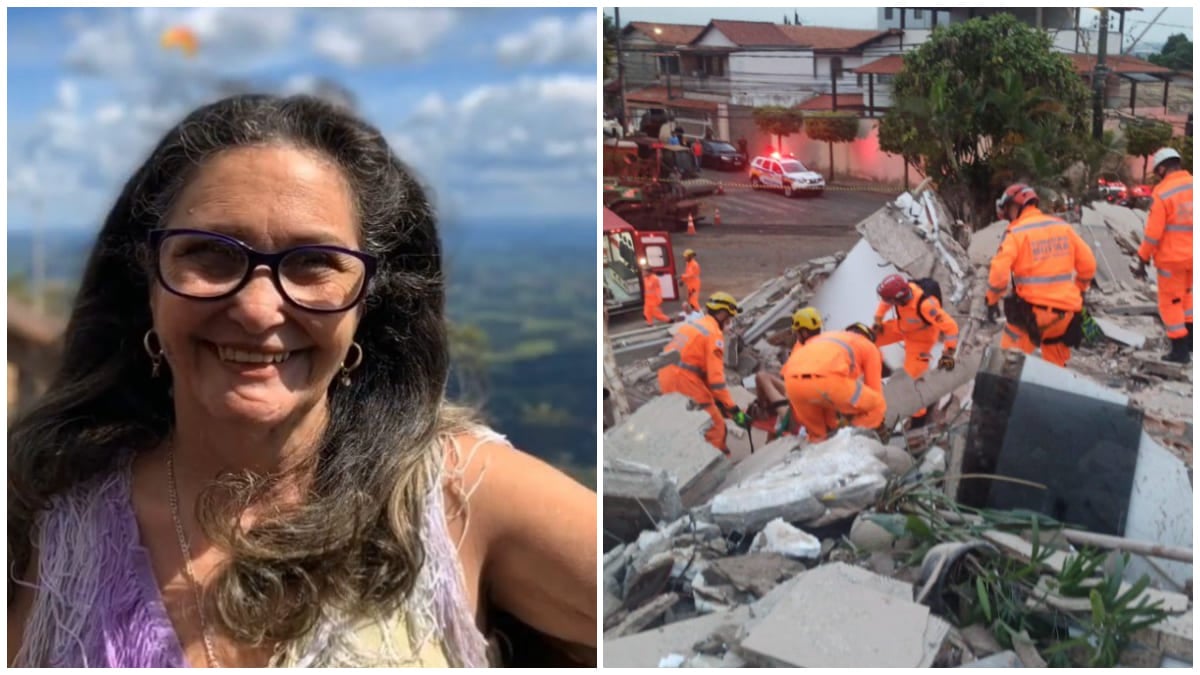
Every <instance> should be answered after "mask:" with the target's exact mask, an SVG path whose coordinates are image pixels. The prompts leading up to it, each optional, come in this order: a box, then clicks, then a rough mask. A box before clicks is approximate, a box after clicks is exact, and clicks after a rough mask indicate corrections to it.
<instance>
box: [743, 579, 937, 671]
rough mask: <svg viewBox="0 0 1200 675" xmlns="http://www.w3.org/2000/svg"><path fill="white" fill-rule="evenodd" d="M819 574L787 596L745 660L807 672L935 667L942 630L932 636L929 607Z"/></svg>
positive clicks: (749, 644) (747, 645) (746, 648)
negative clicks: (933, 645)
mask: <svg viewBox="0 0 1200 675" xmlns="http://www.w3.org/2000/svg"><path fill="white" fill-rule="evenodd" d="M818 569H820V568H818ZM816 571H817V570H813V571H812V572H806V573H804V574H802V575H800V576H799V577H797V578H796V582H795V583H794V584H792V585H791V586H790V592H789V593H788V594H787V596H786V597H784V598H783V599H782V600H780V601H779V602H778V603H777V604H776V605H775V606H774V608H773V609H772V610H771V611H770V613H769V614H768V615H767V616H766V618H764V619H763V620H762V621H761V622H760V623H758V624H757V625H756V626H755V627H754V628H753V629H752V630H751V631H750V633H749V635H747V637H746V639H745V640H743V641H742V644H741V647H740V652H741V654H742V656H744V657H747V658H748V659H749V660H751V662H752V663H757V664H758V665H770V666H779V667H802V668H814V667H815V668H839V667H843V668H844V667H860V668H870V667H879V668H882V667H893V668H894V667H908V668H916V667H919V666H920V665H921V664H922V663H923V662H928V663H932V657H927V656H926V652H927V651H928V647H927V642H930V641H932V640H934V639H936V635H937V634H938V633H940V632H941V628H940V627H938V626H935V627H934V628H933V630H932V631H931V633H932V634H931V635H929V636H927V629H928V628H929V626H928V619H929V608H928V607H925V606H923V605H918V604H915V603H913V602H912V600H911V599H909V598H901V597H896V596H895V595H891V594H887V593H881V592H879V591H878V590H875V589H873V588H871V587H870V586H866V585H859V584H854V583H850V582H846V581H844V580H839V579H837V578H836V577H833V578H821V577H820V576H819V575H813V572H816ZM868 574H870V573H868ZM946 630H949V627H948V626H946ZM942 637H943V638H944V633H943V635H942ZM934 653H935V654H936V650H934Z"/></svg>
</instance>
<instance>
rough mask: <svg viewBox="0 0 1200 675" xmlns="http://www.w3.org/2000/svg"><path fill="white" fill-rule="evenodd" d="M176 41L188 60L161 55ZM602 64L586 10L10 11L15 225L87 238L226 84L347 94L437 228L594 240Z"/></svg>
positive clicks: (11, 209)
mask: <svg viewBox="0 0 1200 675" xmlns="http://www.w3.org/2000/svg"><path fill="white" fill-rule="evenodd" d="M174 27H183V28H187V29H188V30H190V31H192V33H193V34H194V35H195V36H196V37H197V39H198V41H199V49H198V51H197V52H196V53H195V54H194V55H192V56H188V55H187V54H185V53H183V52H182V51H180V50H175V49H164V48H163V47H162V46H161V36H162V35H163V34H164V31H166V30H167V29H169V28H174ZM596 53H597V47H596V12H595V10H594V9H592V8H570V9H563V8H546V9H515V10H510V9H467V10H456V9H394V8H379V9H345V8H342V9H332V10H329V9H300V8H274V9H248V8H239V9H230V8H217V7H212V8H194V9H155V8H124V9H100V8H93V9H69V8H53V9H46V8H36V9H34V8H21V9H10V10H8V197H9V199H8V220H9V225H10V227H16V228H27V227H29V225H30V223H31V222H33V221H34V220H35V219H38V220H40V221H41V222H43V223H44V224H45V225H46V226H47V227H51V228H58V227H69V228H80V229H84V230H88V229H95V228H97V227H98V226H99V223H100V220H101V219H102V217H103V215H104V213H105V212H106V211H107V210H108V209H109V207H110V206H111V205H112V202H113V201H114V200H115V199H116V196H117V193H118V191H119V189H120V187H121V186H122V185H123V184H124V182H125V181H126V179H127V178H128V177H129V175H130V174H131V173H132V172H133V170H134V169H135V168H136V167H137V166H138V165H139V164H140V163H141V162H142V161H143V160H144V159H145V157H146V155H147V154H148V153H149V151H150V150H151V149H152V147H153V144H154V143H155V142H156V141H157V140H158V138H159V137H160V136H161V134H162V133H163V132H165V131H166V130H167V129H168V128H169V127H170V126H171V125H172V124H174V123H175V122H176V121H178V120H179V119H181V118H182V117H183V116H184V115H185V114H186V113H187V112H188V111H189V110H191V109H192V108H194V107H195V106H197V105H199V104H201V103H206V102H209V101H211V100H214V99H215V98H216V97H218V96H219V95H220V91H222V88H223V87H224V86H225V84H223V83H228V82H231V81H232V82H237V83H239V86H238V88H239V89H252V90H257V91H267V92H277V93H300V92H313V91H319V90H320V89H321V88H322V86H324V85H323V83H324V82H334V83H336V84H337V86H339V87H341V88H344V89H345V90H348V91H349V93H350V94H351V95H352V96H353V97H354V99H355V100H356V101H357V105H358V109H359V111H360V112H361V114H362V115H363V116H364V117H366V118H367V119H368V120H369V121H370V122H371V123H373V124H374V125H376V126H377V127H379V128H380V130H381V131H382V132H383V133H384V134H385V135H386V136H387V138H388V140H389V141H390V143H391V144H392V146H393V148H394V149H395V150H396V152H397V154H398V155H399V156H400V157H401V159H403V160H404V161H405V162H407V163H408V164H409V165H410V166H411V167H412V168H413V169H415V170H416V171H417V172H418V173H419V174H420V175H421V177H422V178H423V179H424V180H425V182H426V183H427V184H428V185H429V186H430V187H431V188H432V191H433V194H434V198H435V200H436V202H437V204H438V208H439V210H440V211H441V213H442V215H443V217H444V219H446V218H450V219H462V220H464V221H473V222H483V223H489V222H495V221H497V220H502V221H504V222H539V221H540V222H547V221H560V220H561V219H571V220H579V219H586V220H588V221H589V222H590V221H592V220H593V219H594V218H595V212H596V160H595V157H596V147H595V145H596V142H595V137H596V131H595V128H596V118H597V113H596V88H597V84H596ZM38 204H40V207H41V208H40V210H41V218H40V219H39V218H36V217H35V215H34V214H35V212H36V210H37V208H36V206H35V205H38Z"/></svg>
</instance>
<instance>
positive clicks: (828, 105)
mask: <svg viewBox="0 0 1200 675" xmlns="http://www.w3.org/2000/svg"><path fill="white" fill-rule="evenodd" d="M837 102H838V111H839V112H840V111H842V110H850V109H855V110H866V104H865V103H864V102H863V95H862V94H838V97H837ZM792 109H793V110H811V111H814V112H816V111H824V110H833V96H831V95H829V94H821V95H820V96H817V97H815V98H810V99H808V100H807V101H805V102H804V103H797V104H796V105H794V106H792Z"/></svg>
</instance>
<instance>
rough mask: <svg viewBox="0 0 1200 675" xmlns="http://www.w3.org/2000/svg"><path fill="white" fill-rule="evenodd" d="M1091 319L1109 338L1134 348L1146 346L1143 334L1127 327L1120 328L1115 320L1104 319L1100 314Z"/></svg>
mask: <svg viewBox="0 0 1200 675" xmlns="http://www.w3.org/2000/svg"><path fill="white" fill-rule="evenodd" d="M1092 319H1093V320H1094V321H1095V322H1096V325H1098V326H1100V330H1101V332H1103V333H1104V336H1105V337H1107V338H1109V339H1110V340H1115V341H1117V342H1120V343H1121V344H1123V345H1129V346H1130V347H1133V348H1135V349H1141V348H1142V347H1144V346H1146V336H1145V335H1142V334H1141V333H1139V332H1137V331H1134V330H1129V329H1128V328H1122V327H1121V326H1120V325H1118V324H1117V322H1115V321H1113V320H1111V319H1105V318H1104V317H1100V316H1095V317H1092Z"/></svg>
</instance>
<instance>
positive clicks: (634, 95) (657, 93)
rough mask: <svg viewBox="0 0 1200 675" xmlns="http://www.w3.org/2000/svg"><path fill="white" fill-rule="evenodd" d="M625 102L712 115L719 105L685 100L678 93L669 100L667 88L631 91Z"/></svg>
mask: <svg viewBox="0 0 1200 675" xmlns="http://www.w3.org/2000/svg"><path fill="white" fill-rule="evenodd" d="M625 100H626V101H629V102H630V103H642V104H646V103H651V104H654V105H656V106H662V107H668V108H678V109H681V110H700V111H704V112H712V113H715V112H716V111H717V103H716V102H715V101H702V100H699V99H694V98H683V97H681V96H679V94H678V93H676V95H675V96H674V97H672V98H670V99H668V98H667V88H666V87H646V88H645V89H639V90H637V91H631V92H629V93H627V94H625Z"/></svg>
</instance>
